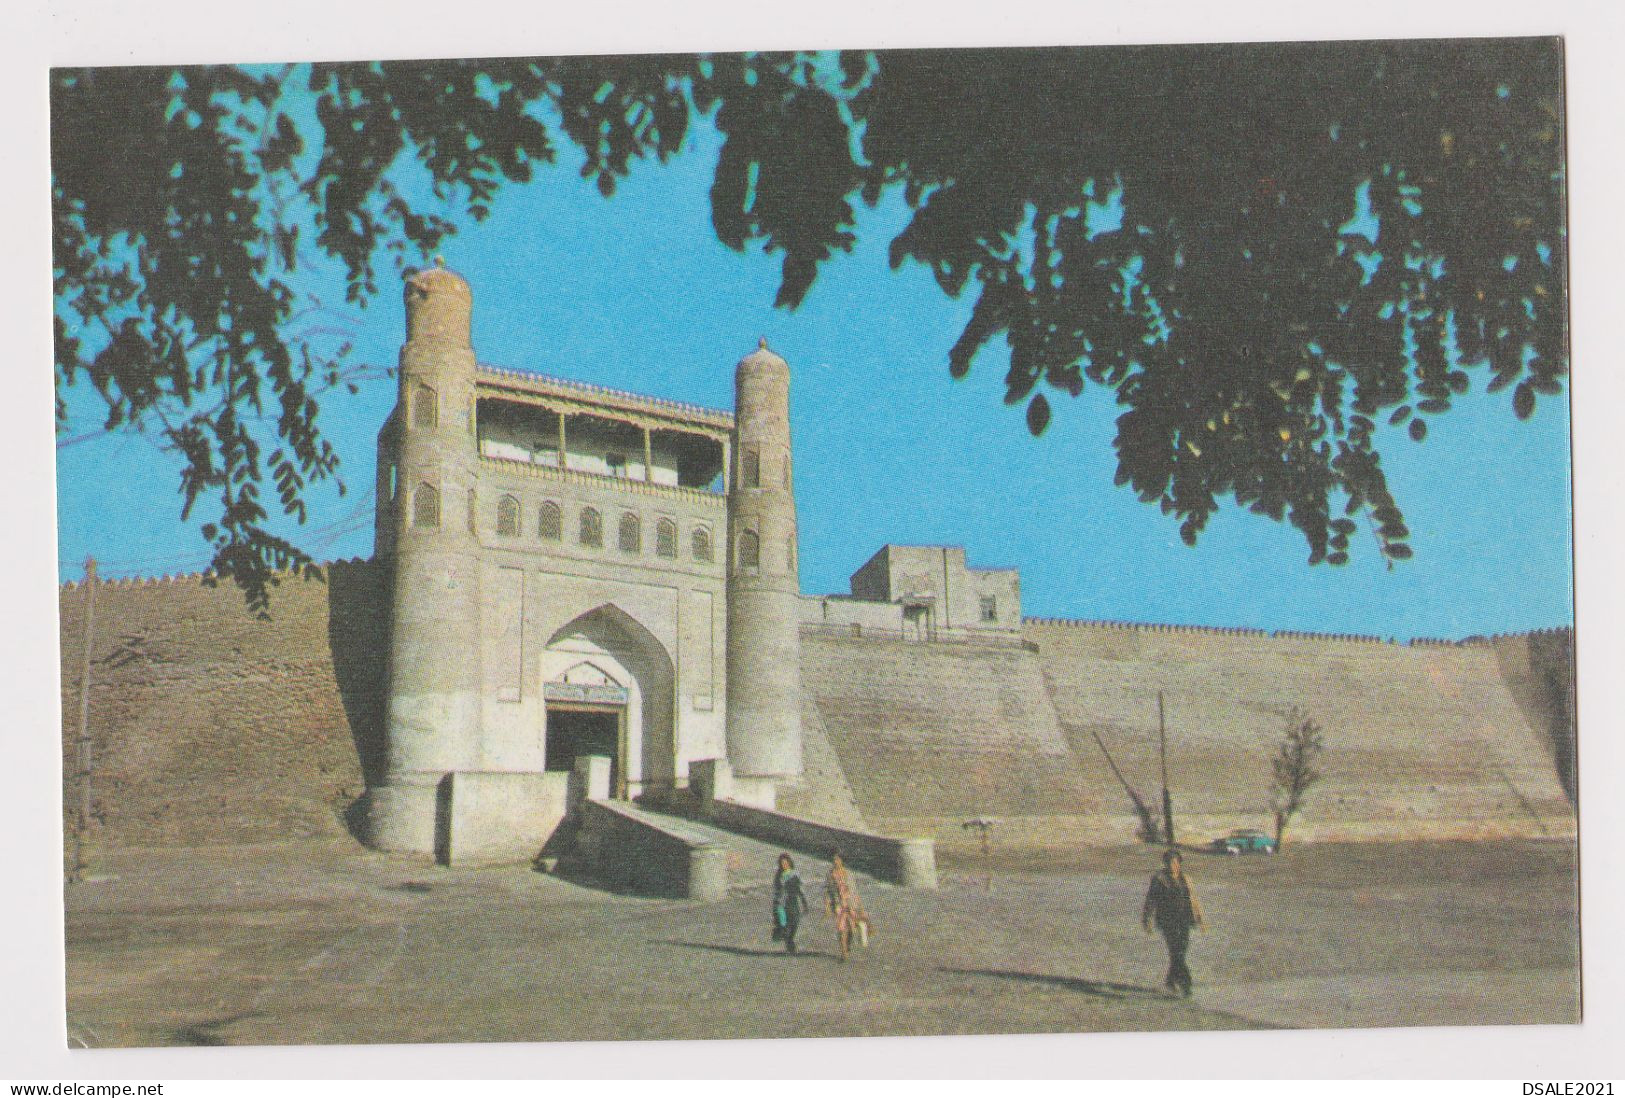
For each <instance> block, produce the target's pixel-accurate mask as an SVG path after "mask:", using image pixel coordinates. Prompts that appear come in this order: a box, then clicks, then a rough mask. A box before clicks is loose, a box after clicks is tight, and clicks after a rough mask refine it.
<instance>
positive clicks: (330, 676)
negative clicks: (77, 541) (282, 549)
mask: <svg viewBox="0 0 1625 1098" xmlns="http://www.w3.org/2000/svg"><path fill="white" fill-rule="evenodd" d="M323 571H324V579H322V580H315V579H305V578H296V577H292V576H289V577H286V578H284V579H283V581H282V582H281V583H280V584H279V585H278V586H277V587H276V588H275V589H274V591H273V597H272V603H271V610H270V614H271V616H270V619H269V620H261V619H257V618H256V617H254V615H252V614H251V613H250V612H249V611H248V610H247V608H246V607H245V605H244V602H243V596H242V593H241V591H239V590H238V589H237V588H236V587H235V586H234V585H232V584H231V583H229V582H225V583H220V584H218V585H216V586H209V585H207V583H206V582H205V581H204V580H203V579H202V578H201V577H198V576H182V577H175V578H172V579H167V580H141V581H112V582H102V583H99V584H97V586H96V611H95V641H94V644H93V646H92V650H91V689H90V729H91V736H92V743H93V748H94V752H93V758H94V772H93V778H92V792H93V813H94V816H95V818H96V829H95V833H94V834H95V840H94V841H97V842H103V843H109V844H114V845H118V846H152V845H158V846H188V845H202V844H208V843H238V842H264V841H272V840H279V839H288V838H299V837H308V836H318V835H334V836H338V835H343V834H344V833H345V822H344V818H343V817H344V813H345V811H346V810H347V809H348V808H349V807H350V806H351V805H352V804H353V803H354V802H355V800H356V799H357V798H358V797H359V796H360V795H361V793H362V791H363V789H364V788H365V786H364V778H365V777H367V776H371V775H372V774H375V773H376V772H377V768H378V767H380V766H381V765H382V760H381V758H380V757H379V752H380V750H381V733H380V727H381V722H382V706H383V699H384V694H383V687H384V683H385V658H386V657H385V653H387V651H388V635H387V629H388V614H387V607H388V597H387V592H386V590H385V588H384V586H383V583H384V582H385V577H384V576H383V574H382V571H381V570H380V569H378V568H377V567H375V566H374V565H373V564H372V563H370V562H362V561H351V562H338V563H335V564H331V565H328V566H326V567H325V569H324V570H323ZM85 595H86V588H85V586H84V585H83V584H69V585H66V586H64V587H63V588H62V591H61V595H60V607H61V639H62V644H61V655H62V715H63V721H62V759H63V794H64V797H63V801H64V808H65V813H66V815H65V820H67V821H68V822H69V823H70V824H71V819H72V816H73V815H74V814H76V812H77V805H78V803H79V802H78V793H77V789H78V785H77V770H78V761H77V751H76V747H75V741H76V740H77V738H78V735H79V681H80V667H81V659H82V653H83V647H82V643H83V636H84V610H85ZM70 834H71V832H70Z"/></svg>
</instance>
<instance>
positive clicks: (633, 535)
mask: <svg viewBox="0 0 1625 1098" xmlns="http://www.w3.org/2000/svg"><path fill="white" fill-rule="evenodd" d="M619 534H620V536H619V538H618V539H617V541H618V543H619V545H620V547H621V552H623V553H641V552H642V551H643V523H641V522H639V521H638V516H636V515H634V514H632V512H630V511H628V512H627V513H626V514H624V515H622V516H621V528H620V531H619Z"/></svg>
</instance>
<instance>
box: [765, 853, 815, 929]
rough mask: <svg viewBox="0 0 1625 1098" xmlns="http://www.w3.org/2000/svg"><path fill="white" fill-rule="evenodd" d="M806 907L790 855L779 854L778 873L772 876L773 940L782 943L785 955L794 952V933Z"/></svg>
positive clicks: (798, 876) (805, 896) (803, 892)
mask: <svg viewBox="0 0 1625 1098" xmlns="http://www.w3.org/2000/svg"><path fill="white" fill-rule="evenodd" d="M807 906H808V905H807V894H806V892H805V891H804V890H803V889H802V887H801V874H799V873H797V872H796V863H795V862H794V861H793V860H792V859H791V857H790V855H788V854H780V855H779V869H778V872H777V873H775V874H773V940H774V941H775V942H783V943H784V951H785V952H786V953H794V952H795V951H796V931H797V930H798V929H800V927H801V916H802V915H804V914H806V911H807Z"/></svg>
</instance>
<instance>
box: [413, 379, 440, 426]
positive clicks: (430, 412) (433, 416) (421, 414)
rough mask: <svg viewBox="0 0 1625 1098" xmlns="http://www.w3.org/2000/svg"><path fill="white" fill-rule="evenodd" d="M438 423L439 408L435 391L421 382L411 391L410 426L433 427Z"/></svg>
mask: <svg viewBox="0 0 1625 1098" xmlns="http://www.w3.org/2000/svg"><path fill="white" fill-rule="evenodd" d="M439 423H440V406H439V404H438V402H437V398H436V397H435V391H434V390H433V389H431V388H429V387H428V386H427V385H424V384H422V383H421V382H420V383H419V384H418V386H417V387H416V388H415V389H413V390H412V426H414V427H434V426H437V425H438V424H439Z"/></svg>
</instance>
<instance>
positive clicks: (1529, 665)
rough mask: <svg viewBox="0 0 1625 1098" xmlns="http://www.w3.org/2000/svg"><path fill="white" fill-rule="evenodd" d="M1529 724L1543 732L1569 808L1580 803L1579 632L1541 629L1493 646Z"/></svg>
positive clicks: (1500, 640)
mask: <svg viewBox="0 0 1625 1098" xmlns="http://www.w3.org/2000/svg"><path fill="white" fill-rule="evenodd" d="M1490 643H1491V644H1492V645H1493V646H1494V648H1495V655H1496V659H1497V660H1498V661H1499V663H1500V666H1501V678H1502V680H1503V681H1504V682H1505V683H1506V684H1507V690H1508V691H1509V692H1510V693H1511V695H1512V698H1513V700H1514V701H1516V702H1517V704H1518V708H1519V709H1520V710H1521V711H1522V712H1523V715H1524V719H1525V720H1526V721H1527V722H1528V723H1529V725H1530V727H1531V728H1534V729H1536V730H1537V731H1538V732H1540V734H1541V736H1542V738H1543V740H1544V741H1545V743H1546V748H1547V750H1548V751H1550V752H1551V756H1552V760H1553V762H1554V763H1555V764H1556V766H1557V778H1558V781H1559V782H1561V783H1562V785H1563V792H1564V793H1566V794H1568V798H1569V803H1570V804H1576V805H1577V804H1578V803H1579V785H1578V783H1577V782H1576V779H1575V767H1576V760H1575V730H1574V713H1575V709H1574V631H1573V630H1572V629H1540V630H1536V631H1535V632H1533V633H1517V634H1511V635H1508V636H1502V637H1495V638H1493V639H1492V640H1491V642H1490Z"/></svg>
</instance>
